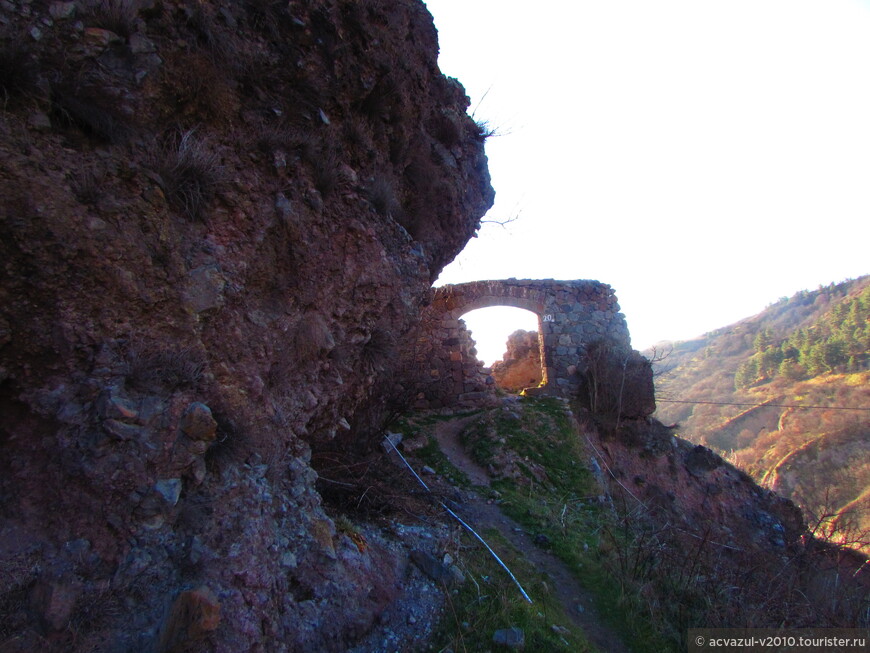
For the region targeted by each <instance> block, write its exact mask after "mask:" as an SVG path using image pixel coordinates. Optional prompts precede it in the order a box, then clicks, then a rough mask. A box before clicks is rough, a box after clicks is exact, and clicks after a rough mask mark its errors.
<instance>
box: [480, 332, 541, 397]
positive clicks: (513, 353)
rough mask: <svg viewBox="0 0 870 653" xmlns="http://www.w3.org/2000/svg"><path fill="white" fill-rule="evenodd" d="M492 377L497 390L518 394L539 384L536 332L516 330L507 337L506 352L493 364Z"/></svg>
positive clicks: (539, 366)
mask: <svg viewBox="0 0 870 653" xmlns="http://www.w3.org/2000/svg"><path fill="white" fill-rule="evenodd" d="M491 374H492V377H493V378H494V379H495V383H496V385H497V386H498V387H499V388H502V389H504V390H508V391H509V392H519V391H521V390H522V389H523V388H533V387H536V386H537V385H538V384H539V383H540V382H541V343H540V341H539V339H538V332H537V331H525V330H523V329H518V330H516V331H514V332H513V333H512V334H510V335H509V336H508V339H507V351H505V353H504V355H503V356H502V359H501V360H500V361H496V362H495V363H493V365H492V368H491Z"/></svg>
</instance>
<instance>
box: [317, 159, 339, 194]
mask: <svg viewBox="0 0 870 653" xmlns="http://www.w3.org/2000/svg"><path fill="white" fill-rule="evenodd" d="M311 176H312V180H313V181H314V187H315V188H316V189H317V190H318V191H319V192H320V195H321V196H322V197H323V198H324V199H326V198H327V197H329V196H330V195H332V194H333V193H334V192H335V191H336V189H337V188H338V186H339V184H340V183H341V170H340V169H339V159H338V156H337V155H336V154H335V152H333V151H332V150H329V149H323V150H321V151H320V153H319V154H318V155H317V156H315V157H314V158H313V160H312V161H311Z"/></svg>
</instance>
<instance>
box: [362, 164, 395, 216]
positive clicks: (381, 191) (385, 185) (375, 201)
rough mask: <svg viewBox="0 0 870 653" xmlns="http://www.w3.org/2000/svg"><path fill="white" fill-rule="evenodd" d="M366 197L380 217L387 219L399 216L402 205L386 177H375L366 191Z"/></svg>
mask: <svg viewBox="0 0 870 653" xmlns="http://www.w3.org/2000/svg"><path fill="white" fill-rule="evenodd" d="M366 196H367V197H368V200H369V203H370V204H371V205H372V207H373V208H374V210H375V211H377V212H378V215H382V216H384V217H385V218H390V217H394V216H398V215H399V213H400V210H401V209H400V205H399V202H398V200H397V199H396V191H395V190H394V189H393V184H392V183H390V180H389V178H387V177H386V176H384V175H378V176H376V177H374V178H373V179H372V181H371V183H370V184H369V185H368V188H367V189H366Z"/></svg>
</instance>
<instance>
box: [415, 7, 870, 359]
mask: <svg viewBox="0 0 870 653" xmlns="http://www.w3.org/2000/svg"><path fill="white" fill-rule="evenodd" d="M426 4H427V6H428V7H429V10H430V11H431V12H432V14H433V16H434V18H435V25H436V27H437V28H438V31H439V41H440V47H441V54H440V57H439V65H440V67H441V69H442V71H443V72H444V73H445V74H447V75H450V76H452V77H456V78H458V79H459V80H460V81H461V82H462V83H463V85H464V86H465V88H466V90H467V92H468V94H469V97H470V98H471V100H472V107H471V109H470V111H473V112H474V115H475V117H476V118H479V119H484V120H487V121H488V122H489V123H490V125H491V126H492V127H494V128H495V129H496V130H497V132H499V133H500V134H501V135H498V136H495V137H492V138H490V139H489V140H488V142H487V145H486V149H487V155H488V157H489V167H490V172H491V173H492V177H493V186H494V187H495V190H496V205H495V207H494V208H493V209H492V211H491V212H490V213H489V215H488V219H492V220H503V219H507V218H510V217H513V216H518V219H517V220H516V221H515V222H513V223H511V224H510V225H508V226H507V228H502V227H500V226H498V225H494V224H488V225H484V227H483V229H482V230H481V232H480V237H479V238H477V239H474V240H472V241H471V243H470V244H469V245H468V246H467V247H466V249H465V250H464V252H463V253H462V254H461V255H460V256H459V257H458V258H457V260H456V261H455V262H454V263H452V264H451V265H450V266H449V267H448V268H447V269H446V270H445V271H444V273H443V274H442V275H441V278H440V279H439V284H440V283H459V282H463V281H471V280H476V279H499V278H507V277H517V278H537V279H544V278H555V279H598V280H600V281H602V282H604V283H609V284H610V285H612V286H613V287H614V288H615V290H616V294H617V297H618V298H619V301H620V305H621V306H622V309H623V312H624V313H625V315H626V318H627V321H628V326H629V329H630V331H631V334H632V341H633V344H634V346H635V347H637V348H640V349H642V348H645V347H647V346H649V345H651V344H653V343H655V342H657V341H660V340H665V339H670V340H678V339H688V338H691V337H693V336H697V335H701V334H702V333H704V332H706V331H709V330H712V329H715V328H717V327H720V326H725V325H727V324H730V323H732V322H735V321H737V320H739V319H741V318H743V317H748V316H750V315H753V314H754V313H757V312H758V311H760V310H762V309H763V308H764V307H765V306H766V305H767V304H769V303H771V302H773V301H775V300H776V299H778V298H779V297H781V296H785V295H791V294H793V293H794V292H796V291H798V290H801V289H804V288H811V289H812V288H816V287H817V286H818V285H819V284H827V283H829V282H831V281H840V280H843V279H845V278H848V277H857V276H860V275H862V274H866V273H868V272H870V264H868V262H870V256H868V249H870V6H868V2H859V1H858V0H781V1H780V0H748V1H745V0H727V1H723V2H718V1H717V2H712V1H708V0H681V1H678V0H656V1H655V2H650V1H649V0H571V1H570V2H569V1H567V0H539V1H538V2H536V3H534V4H532V3H528V2H519V1H514V0H464V1H460V0H427V2H426ZM490 310H492V309H490ZM470 317H471V316H470ZM468 321H469V323H471V325H472V329H473V333H474V336H475V338H476V339H477V340H478V344H479V347H478V348H479V349H482V350H483V349H484V343H483V342H481V341H482V340H484V339H487V338H492V337H496V338H497V342H496V349H498V351H499V352H500V351H503V349H504V346H503V344H501V343H503V341H504V335H499V336H487V335H486V334H485V333H484V332H483V329H484V327H485V325H484V324H483V323H481V324H480V325H477V324H476V323H472V320H471V319H469V320H468ZM484 322H494V323H496V324H498V325H500V326H502V327H503V328H505V329H507V330H508V331H510V330H512V328H510V327H511V326H512V325H511V324H508V323H507V322H506V318H505V317H504V315H503V314H502V315H499V316H497V317H495V318H490V319H489V320H484ZM526 324H532V325H533V324H534V321H533V320H532V321H531V323H529V322H527V323H526ZM517 326H525V325H520V324H517ZM526 328H527V327H526ZM496 357H497V356H496ZM490 358H491V356H490Z"/></svg>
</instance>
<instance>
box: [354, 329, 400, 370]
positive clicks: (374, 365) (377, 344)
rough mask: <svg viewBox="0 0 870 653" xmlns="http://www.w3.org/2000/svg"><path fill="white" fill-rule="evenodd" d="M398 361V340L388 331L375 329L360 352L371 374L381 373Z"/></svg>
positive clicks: (363, 362)
mask: <svg viewBox="0 0 870 653" xmlns="http://www.w3.org/2000/svg"><path fill="white" fill-rule="evenodd" d="M395 359H396V339H395V338H393V334H392V333H390V332H389V331H387V330H386V329H381V328H375V329H373V330H372V334H371V336H370V337H369V339H368V342H366V343H365V344H364V345H363V347H362V350H361V351H360V360H361V361H362V364H363V365H364V366H365V368H366V370H367V371H369V372H381V371H383V370H384V369H385V368H386V367H387V365H388V364H389V363H390V362H392V361H394V360H395Z"/></svg>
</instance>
